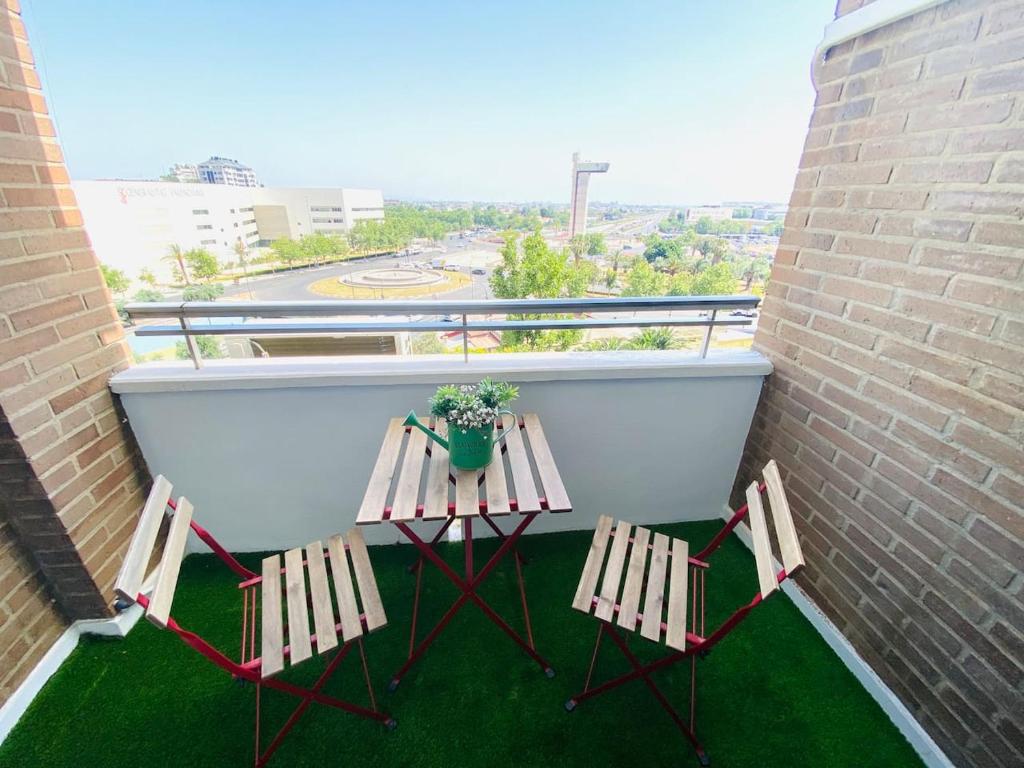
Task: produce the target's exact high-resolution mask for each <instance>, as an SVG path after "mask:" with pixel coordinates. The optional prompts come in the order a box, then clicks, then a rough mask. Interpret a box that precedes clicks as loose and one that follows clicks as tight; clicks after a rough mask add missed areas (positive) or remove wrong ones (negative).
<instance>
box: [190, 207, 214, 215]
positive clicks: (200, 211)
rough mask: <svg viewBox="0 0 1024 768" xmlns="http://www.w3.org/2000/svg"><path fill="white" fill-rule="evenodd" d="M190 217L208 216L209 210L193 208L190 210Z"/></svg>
mask: <svg viewBox="0 0 1024 768" xmlns="http://www.w3.org/2000/svg"><path fill="white" fill-rule="evenodd" d="M192 215H193V216H209V215H210V209H209V208H193V209H192Z"/></svg>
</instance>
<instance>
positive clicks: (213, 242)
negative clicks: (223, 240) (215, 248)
mask: <svg viewBox="0 0 1024 768" xmlns="http://www.w3.org/2000/svg"><path fill="white" fill-rule="evenodd" d="M199 244H200V245H216V244H217V241H216V240H200V241H199Z"/></svg>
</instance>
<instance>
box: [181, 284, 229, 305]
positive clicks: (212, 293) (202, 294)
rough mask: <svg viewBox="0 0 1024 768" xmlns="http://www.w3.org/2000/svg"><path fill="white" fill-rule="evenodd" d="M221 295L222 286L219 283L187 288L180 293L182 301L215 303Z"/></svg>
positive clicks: (222, 292)
mask: <svg viewBox="0 0 1024 768" xmlns="http://www.w3.org/2000/svg"><path fill="white" fill-rule="evenodd" d="M223 294H224V286H223V285H221V284H220V283H205V284H203V285H190V286H188V287H187V288H186V289H185V290H184V291H182V294H181V298H182V300H183V301H216V300H217V297H218V296H222V295H223Z"/></svg>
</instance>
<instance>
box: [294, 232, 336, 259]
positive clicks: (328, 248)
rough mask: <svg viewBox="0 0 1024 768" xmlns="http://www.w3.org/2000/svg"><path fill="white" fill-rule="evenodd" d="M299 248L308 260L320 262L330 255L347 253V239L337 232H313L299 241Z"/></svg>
mask: <svg viewBox="0 0 1024 768" xmlns="http://www.w3.org/2000/svg"><path fill="white" fill-rule="evenodd" d="M299 250H300V251H301V253H302V254H303V256H304V257H305V258H306V259H308V260H309V261H312V262H313V263H314V264H321V263H322V262H324V261H326V260H327V259H329V258H331V257H332V256H344V255H345V254H347V253H348V241H347V240H346V239H345V238H344V237H342V236H341V235H338V234H327V233H325V232H314V233H313V234H311V235H306V236H305V237H304V238H302V240H300V241H299Z"/></svg>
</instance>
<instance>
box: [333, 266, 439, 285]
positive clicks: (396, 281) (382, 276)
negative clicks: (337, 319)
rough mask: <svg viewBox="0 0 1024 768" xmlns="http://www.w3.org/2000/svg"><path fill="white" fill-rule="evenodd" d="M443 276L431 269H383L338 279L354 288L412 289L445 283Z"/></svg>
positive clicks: (363, 271) (362, 270) (350, 274)
mask: <svg viewBox="0 0 1024 768" xmlns="http://www.w3.org/2000/svg"><path fill="white" fill-rule="evenodd" d="M445 279H446V278H445V274H444V273H443V272H437V271H435V270H432V269H416V268H414V267H390V268H388V267H385V268H378V269H361V270H359V271H357V272H349V273H348V274H347V275H342V276H341V277H339V278H338V282H339V283H341V284H342V285H348V286H352V287H355V288H414V287H419V286H428V285H437V284H439V283H443V282H445Z"/></svg>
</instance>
